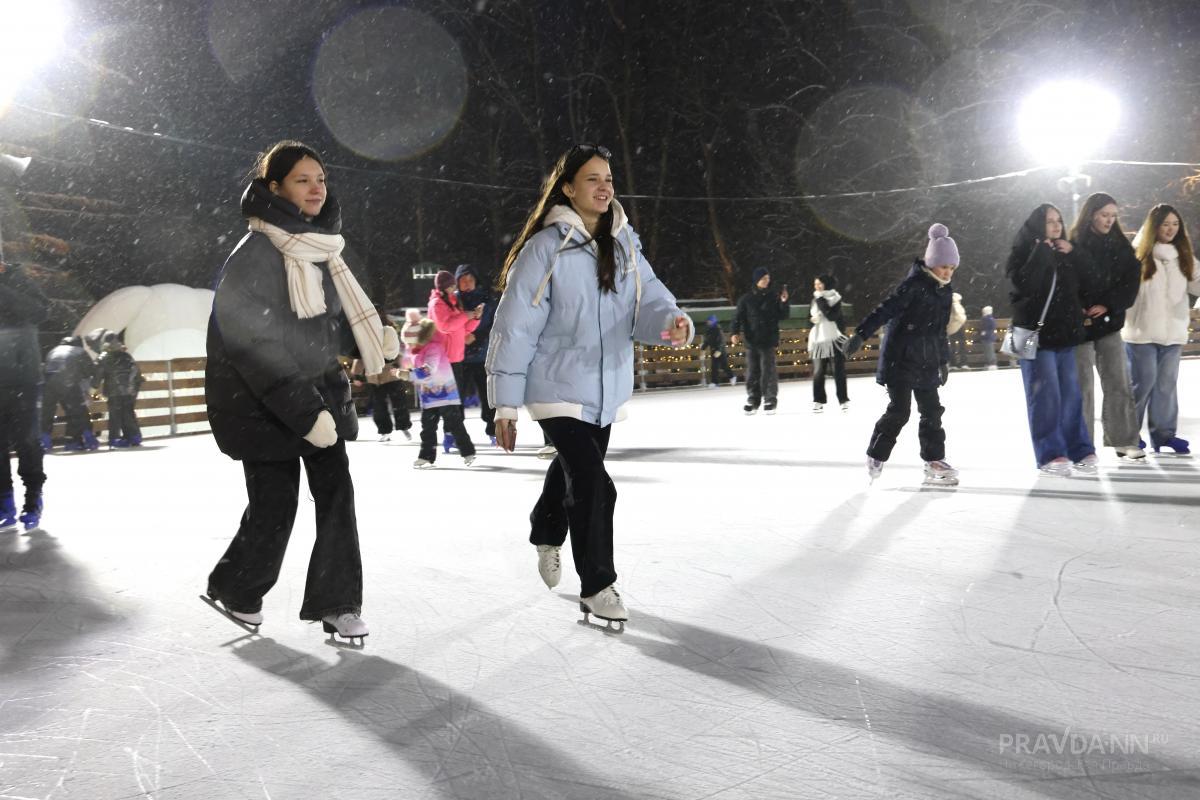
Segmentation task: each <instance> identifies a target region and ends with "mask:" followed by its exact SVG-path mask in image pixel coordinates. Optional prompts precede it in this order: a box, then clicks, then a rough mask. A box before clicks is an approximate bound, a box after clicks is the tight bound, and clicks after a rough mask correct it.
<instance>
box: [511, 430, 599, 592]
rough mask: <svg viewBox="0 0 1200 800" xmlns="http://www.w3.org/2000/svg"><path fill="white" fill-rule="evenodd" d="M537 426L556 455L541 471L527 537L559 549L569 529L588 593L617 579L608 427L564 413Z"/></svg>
mask: <svg viewBox="0 0 1200 800" xmlns="http://www.w3.org/2000/svg"><path fill="white" fill-rule="evenodd" d="M538 424H540V425H541V426H542V430H543V431H544V432H545V433H546V435H547V436H549V437H550V441H551V442H553V443H554V446H555V447H556V448H557V449H558V455H557V456H555V457H554V460H553V461H551V462H550V468H549V469H548V470H546V481H545V483H543V484H542V495H541V497H539V498H538V501H537V504H536V505H535V506H534V507H533V513H531V514H530V515H529V523H530V528H531V531H530V534H529V541H530V542H531V543H532V544H549V545H554V546H556V547H561V546H562V543H563V542H564V541H566V539H567V533H568V531H569V532H570V534H571V556H572V557H573V558H574V560H575V571H576V572H577V573H579V584H580V588H579V595H580V596H581V597H591V596H592V595H594V594H595V593H596V592H598V591H600V590H601V589H604V588H605V587H607V586H611V585H612V584H613V583H616V580H617V570H616V567H614V566H613V509H614V508H615V507H616V504H617V487H616V486H614V485H613V482H612V478H610V477H609V476H608V472H607V470H605V469H604V456H605V455H606V454H607V453H608V437H609V433H611V431H612V426H611V425H609V426H605V427H603V428H601V427H600V426H599V425H591V424H589V423H587V422H583V421H581V420H577V419H571V418H569V417H555V418H553V419H543V420H540V421H539V423H538Z"/></svg>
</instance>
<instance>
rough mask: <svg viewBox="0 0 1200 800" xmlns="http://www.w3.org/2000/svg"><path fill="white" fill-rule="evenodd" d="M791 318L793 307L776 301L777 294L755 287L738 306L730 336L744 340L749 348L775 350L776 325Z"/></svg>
mask: <svg viewBox="0 0 1200 800" xmlns="http://www.w3.org/2000/svg"><path fill="white" fill-rule="evenodd" d="M791 315H792V307H791V306H790V305H789V304H788V303H787V302H785V301H783V300H780V299H779V292H777V291H775V290H774V289H772V288H771V287H770V286H767V288H766V289H760V288H758V287H757V286H755V287H754V288H753V289H751V290H750V291H748V292H746V293H745V294H744V295H742V296H741V297H740V298H738V302H737V316H735V317H734V318H733V335H734V336H743V337H745V339H746V343H747V344H749V345H751V346H752V347H778V346H779V321H780V320H781V319H787V318H788V317H790V316H791Z"/></svg>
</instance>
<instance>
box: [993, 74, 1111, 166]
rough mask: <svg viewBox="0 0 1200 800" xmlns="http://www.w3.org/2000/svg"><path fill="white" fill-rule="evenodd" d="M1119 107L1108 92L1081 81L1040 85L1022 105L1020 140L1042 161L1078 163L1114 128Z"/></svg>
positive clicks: (1105, 139)
mask: <svg viewBox="0 0 1200 800" xmlns="http://www.w3.org/2000/svg"><path fill="white" fill-rule="evenodd" d="M1119 117H1120V107H1119V105H1118V103H1117V98H1116V97H1114V96H1113V95H1112V94H1111V93H1109V92H1107V91H1105V90H1104V89H1101V88H1100V87H1098V86H1093V85H1092V84H1089V83H1084V82H1082V81H1055V82H1053V83H1047V84H1043V85H1042V86H1041V87H1039V88H1038V89H1037V90H1036V91H1034V93H1033V94H1031V95H1029V97H1027V98H1025V102H1024V103H1022V104H1021V112H1020V115H1019V116H1018V118H1017V128H1018V130H1019V132H1020V136H1021V143H1022V144H1023V145H1025V147H1026V148H1027V149H1028V150H1029V152H1030V153H1032V154H1033V155H1034V157H1035V158H1037V159H1038V162H1039V163H1041V164H1059V165H1062V166H1070V165H1077V164H1081V163H1082V162H1084V161H1086V160H1087V159H1088V158H1090V157H1091V156H1092V155H1094V154H1095V153H1096V151H1097V150H1099V149H1100V148H1101V147H1103V146H1104V143H1105V141H1107V139H1108V137H1109V136H1110V135H1111V134H1112V132H1113V131H1114V130H1116V127H1117V120H1118V119H1119Z"/></svg>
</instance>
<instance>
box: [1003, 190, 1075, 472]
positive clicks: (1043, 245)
mask: <svg viewBox="0 0 1200 800" xmlns="http://www.w3.org/2000/svg"><path fill="white" fill-rule="evenodd" d="M1063 232H1064V231H1063V221H1062V214H1061V213H1060V212H1059V210H1058V209H1057V208H1055V207H1054V206H1052V205H1050V204H1049V203H1043V204H1042V205H1040V206H1038V207H1037V208H1035V209H1034V210H1033V213H1032V214H1030V215H1029V218H1028V219H1026V220H1025V222H1024V224H1022V225H1021V229H1020V230H1019V231H1017V235H1016V236H1015V237H1014V238H1013V244H1012V250H1011V251H1010V252H1009V255H1008V263H1007V265H1006V267H1005V271H1006V273H1007V275H1008V279H1009V281H1010V282H1011V284H1012V291H1011V293H1010V295H1009V297H1010V299H1011V300H1012V308H1013V315H1012V324H1013V325H1014V326H1016V327H1019V328H1025V329H1027V330H1037V331H1039V333H1038V351H1037V357H1036V358H1034V359H1021V360H1020V365H1021V379H1022V381H1023V382H1024V384H1025V405H1026V410H1027V416H1028V418H1029V434H1030V436H1031V437H1032V439H1033V452H1034V456H1035V458H1036V459H1037V465H1038V468H1039V469H1041V470H1042V471H1043V472H1044V473H1046V474H1048V475H1061V476H1066V475H1070V474H1071V469H1072V464H1075V465H1076V469H1078V470H1080V471H1082V472H1094V471H1095V462H1096V455H1095V453H1096V448H1095V447H1094V446H1093V445H1092V437H1091V436H1089V435H1088V431H1087V426H1086V425H1085V424H1084V420H1083V404H1082V402H1081V400H1080V395H1079V380H1078V377H1077V372H1076V367H1075V353H1076V348H1077V347H1078V346H1079V345H1081V344H1083V341H1084V325H1083V321H1084V311H1083V310H1084V300H1083V298H1084V279H1085V276H1086V273H1087V268H1088V257H1087V255H1086V253H1084V252H1082V251H1081V250H1080V249H1079V248H1076V247H1074V246H1073V245H1072V244H1071V243H1070V242H1069V241H1067V240H1065V239H1064V238H1063ZM1043 318H1044V319H1043ZM1039 322H1040V324H1039Z"/></svg>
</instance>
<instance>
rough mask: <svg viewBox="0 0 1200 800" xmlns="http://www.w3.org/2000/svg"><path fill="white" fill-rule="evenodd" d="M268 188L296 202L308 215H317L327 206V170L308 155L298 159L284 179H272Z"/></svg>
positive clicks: (303, 212) (285, 198) (302, 211)
mask: <svg viewBox="0 0 1200 800" xmlns="http://www.w3.org/2000/svg"><path fill="white" fill-rule="evenodd" d="M268 188H269V189H270V190H271V191H272V192H274V193H275V194H277V195H279V196H280V197H282V198H283V199H284V200H288V201H290V202H292V203H295V204H296V206H297V207H298V208H299V209H300V212H301V213H302V214H304V215H305V216H308V217H315V216H317V215H318V214H320V213H321V209H322V208H324V206H325V196H326V192H325V170H324V169H322V168H321V165H320V164H319V163H317V162H316V161H315V160H314V159H312V158H309V157H308V156H305V157H304V158H302V159H300V160H299V161H297V162H296V165H295V166H294V167H292V171H291V172H289V173H288V174H287V175H286V176H284V178H283V180H282V181H271V183H270V185H269V187H268Z"/></svg>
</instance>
